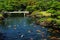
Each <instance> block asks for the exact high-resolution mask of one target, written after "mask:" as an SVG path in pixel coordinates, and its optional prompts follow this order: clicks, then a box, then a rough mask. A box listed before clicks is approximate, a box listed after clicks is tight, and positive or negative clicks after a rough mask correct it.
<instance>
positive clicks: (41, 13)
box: [31, 11, 51, 17]
mask: <svg viewBox="0 0 60 40" xmlns="http://www.w3.org/2000/svg"><path fill="white" fill-rule="evenodd" d="M31 15H36V16H38V17H39V16H40V17H41V16H45V17H48V16H51V13H47V12H46V11H34V12H32V14H31Z"/></svg>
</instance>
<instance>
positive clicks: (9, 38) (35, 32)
mask: <svg viewBox="0 0 60 40" xmlns="http://www.w3.org/2000/svg"><path fill="white" fill-rule="evenodd" d="M27 19H28V17H25V18H24V17H9V18H6V19H5V20H4V21H5V25H0V32H1V33H3V36H4V40H43V39H45V40H46V39H47V36H49V33H48V32H47V28H43V27H41V26H40V25H36V24H35V23H34V22H32V23H28V22H29V21H28V20H27ZM27 21H28V22H27ZM42 35H43V36H42Z"/></svg>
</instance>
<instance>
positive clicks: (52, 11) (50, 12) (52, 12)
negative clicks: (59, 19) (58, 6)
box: [47, 9, 56, 13]
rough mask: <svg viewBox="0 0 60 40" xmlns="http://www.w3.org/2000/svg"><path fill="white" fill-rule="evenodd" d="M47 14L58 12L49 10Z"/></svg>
mask: <svg viewBox="0 0 60 40" xmlns="http://www.w3.org/2000/svg"><path fill="white" fill-rule="evenodd" d="M47 12H49V13H55V12H56V10H53V9H49V10H47Z"/></svg>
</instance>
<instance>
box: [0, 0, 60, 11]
mask: <svg viewBox="0 0 60 40" xmlns="http://www.w3.org/2000/svg"><path fill="white" fill-rule="evenodd" d="M50 9H53V10H60V2H59V1H56V0H0V11H2V10H5V11H14V10H28V11H30V12H32V11H35V10H42V11H45V10H50Z"/></svg>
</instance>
